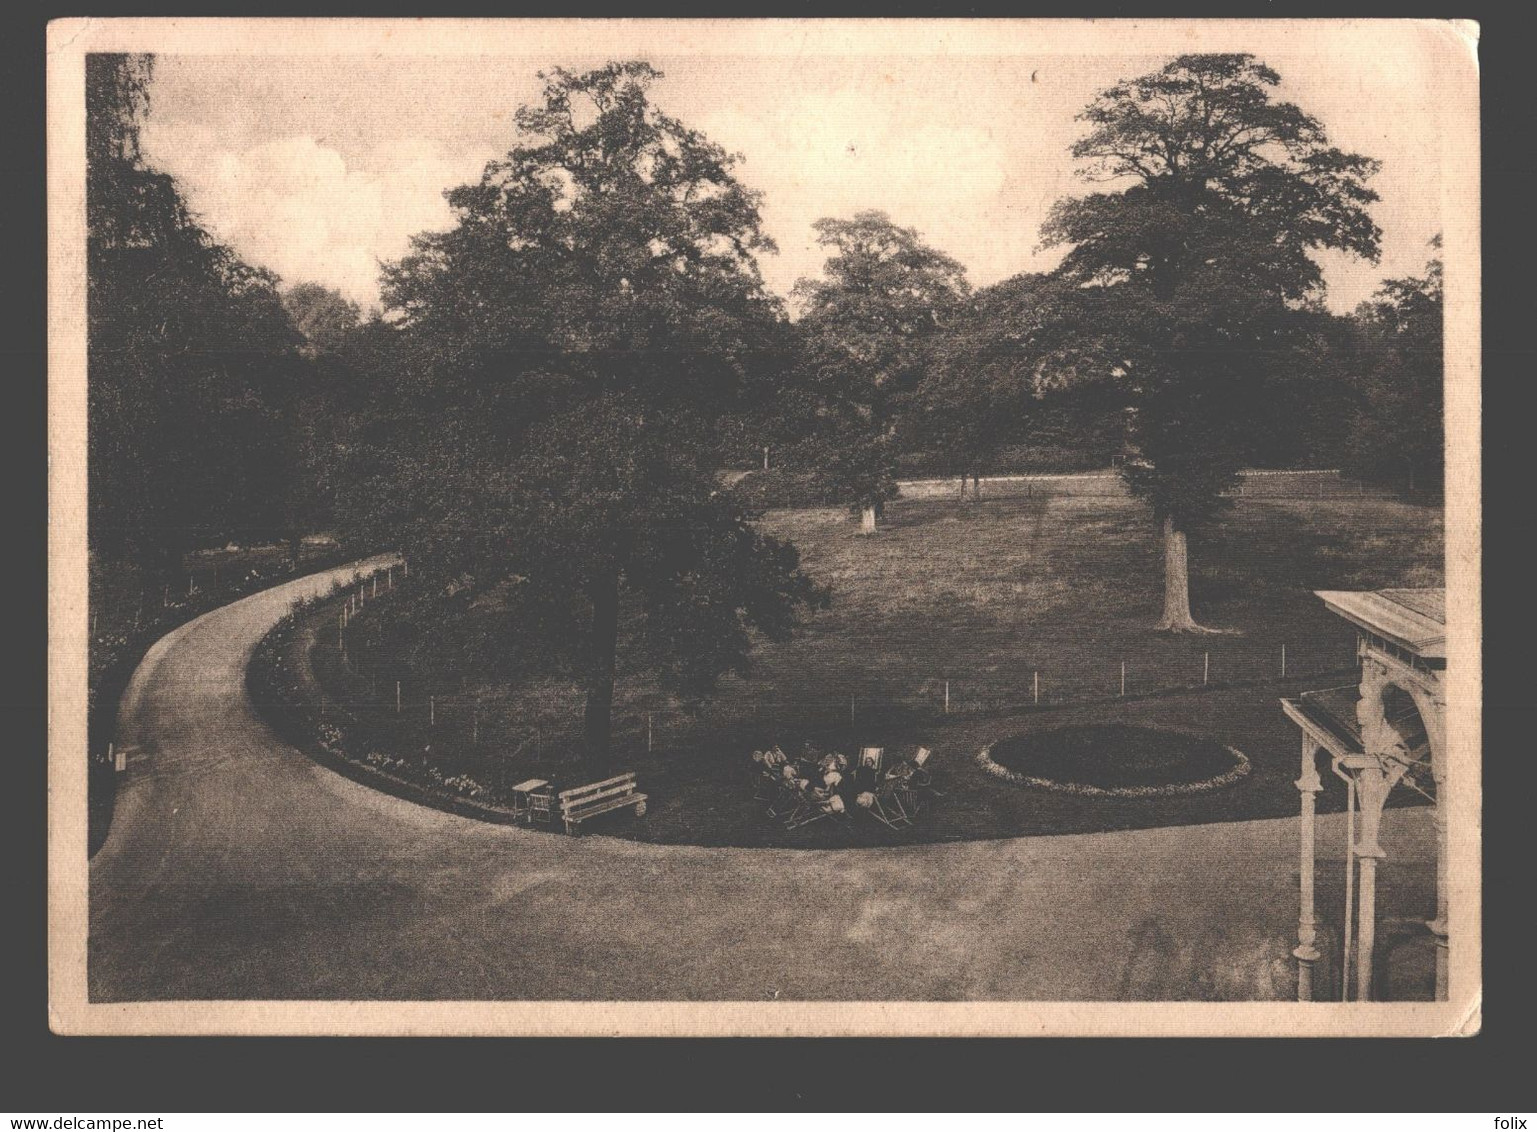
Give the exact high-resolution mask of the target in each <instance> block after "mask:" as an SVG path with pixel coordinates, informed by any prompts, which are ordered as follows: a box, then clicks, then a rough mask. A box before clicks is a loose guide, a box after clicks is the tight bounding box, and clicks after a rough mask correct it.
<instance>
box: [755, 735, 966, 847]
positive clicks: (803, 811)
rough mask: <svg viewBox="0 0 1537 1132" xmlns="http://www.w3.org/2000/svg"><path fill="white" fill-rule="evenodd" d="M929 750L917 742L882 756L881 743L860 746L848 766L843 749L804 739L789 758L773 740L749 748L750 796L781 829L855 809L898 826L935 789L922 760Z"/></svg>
mask: <svg viewBox="0 0 1537 1132" xmlns="http://www.w3.org/2000/svg"><path fill="white" fill-rule="evenodd" d="M930 754H931V752H930V751H929V749H928V748H927V747H919V748H918V750H917V753H915V754H914V755H913V756H912V757H911V758H903V759H895V760H890V761H888V760H887V759H886V758H885V751H884V749H883V748H881V747H863V748H861V749H860V752H859V758H858V761H857V762H855V763H854V764H853V765H852V766H851V765H850V763H849V759H848V756H847V755H844V754H841V753H840V752H838V751H828V752H826V753H825V754H824V753H823V752H821V751H819V750H818V749H817V748H816V746H815V745H814V744H812V743H809V742H808V743H806V744H805V746H804V747H803V748H802V750H801V753H800V754H799V755H798V756H796V757H794V758H792V757H791V756H789V755H787V754H785V752H784V751H782V750H781V749H780V748H779V747H778V746H774V747H770V748H769V749H768V750H766V751H754V752H753V753H752V760H753V764H754V767H753V787H754V789H753V798H754V800H755V801H759V802H763V803H766V804H767V807H768V813H769V816H770V817H772V818H777V819H779V820H780V821H782V822H783V823H784V825H785V828H786V829H796V828H799V827H800V826H803V825H809V824H810V823H811V822H814V821H821V820H822V819H823V818H827V819H829V820H832V821H835V822H836V821H848V820H849V819H850V817H851V815H852V813H853V812H854V811H856V810H857V811H863V812H864V813H867V814H869V815H870V816H871V817H872V818H874V819H875V820H876V821H878V822H880V823H881V824H882V825H885V826H887V827H889V828H891V829H903V828H906V827H907V826H910V825H912V824H913V817H914V815H916V814H917V813H918V811H919V809H920V808H921V806H922V805H923V801H924V795H926V794H938V793H939V791H937V790H935V789H934V778H933V775H932V774H931V773H930V771H929V770H928V768H927V765H926V764H927V763H928V761H929V757H930Z"/></svg>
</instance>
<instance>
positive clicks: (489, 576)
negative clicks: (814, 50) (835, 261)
mask: <svg viewBox="0 0 1537 1132" xmlns="http://www.w3.org/2000/svg"><path fill="white" fill-rule="evenodd" d="M660 77H661V76H660V73H659V72H658V71H656V70H655V69H653V68H652V67H651V66H650V65H648V64H646V63H644V62H625V63H611V64H609V65H607V66H605V67H602V68H599V69H597V70H593V71H589V72H586V73H584V74H573V73H570V72H567V71H564V70H558V69H557V70H555V71H553V72H551V73H550V74H549V75H547V76H544V78H545V87H544V92H543V97H542V98H541V100H540V101H539V102H538V103H536V104H535V105H532V106H528V107H525V108H523V109H521V110H519V111H518V114H517V125H518V128H519V131H520V137H519V139H518V144H517V145H516V147H515V148H514V149H513V150H512V151H511V152H510V153H509V154H508V155H507V156H506V157H505V158H503V159H501V160H497V161H493V162H491V163H490V164H489V165H487V167H486V169H485V172H484V174H483V175H482V177H481V179H480V181H479V182H478V183H475V184H471V185H466V186H463V187H460V188H457V189H454V190H453V191H451V192H450V193H449V194H448V200H449V203H450V205H451V206H452V208H453V210H454V213H455V215H456V218H457V222H456V223H455V225H454V226H453V227H452V228H451V229H449V230H448V231H446V232H441V233H428V234H425V235H422V236H419V237H417V238H416V239H415V240H414V242H413V248H412V251H411V254H409V255H408V256H407V257H406V258H405V259H403V260H401V261H400V262H399V263H396V264H393V265H390V266H389V267H387V269H386V271H385V276H384V299H385V304H386V306H387V308H388V309H389V310H390V311H391V312H393V314H394V316H395V317H396V318H397V319H398V325H399V329H398V330H397V331H396V332H395V333H397V334H399V335H400V337H401V339H402V344H403V346H404V349H403V350H402V352H401V357H402V359H406V360H407V361H406V362H405V364H406V365H407V368H408V369H409V371H410V376H408V378H407V379H406V380H405V381H403V382H402V383H400V385H399V386H398V387H397V388H396V389H395V390H394V391H393V392H391V394H390V397H391V398H392V399H393V400H394V402H395V405H396V417H395V423H396V425H397V426H398V427H396V428H395V429H394V430H393V431H389V430H385V431H384V432H382V433H380V434H379V435H378V437H377V438H376V443H375V444H374V445H373V446H372V447H371V455H370V456H369V457H368V459H370V460H372V461H373V466H372V472H373V475H374V488H375V490H369V491H367V492H361V493H359V495H360V497H361V498H363V499H365V500H372V501H376V503H377V506H378V510H377V512H376V516H377V517H378V518H379V519H380V520H381V521H382V524H383V527H384V528H385V530H386V532H387V533H388V534H389V536H390V537H391V538H393V539H394V540H395V541H396V542H397V543H398V544H399V545H400V546H401V547H402V549H404V550H405V551H406V552H407V553H408V554H410V555H412V561H413V570H412V572H413V577H415V576H417V574H418V571H421V573H422V574H423V576H424V577H427V578H429V579H430V580H431V583H432V587H433V589H432V591H431V592H432V597H431V599H430V600H431V602H432V603H433V609H432V613H431V617H430V620H431V622H432V624H433V627H434V631H441V630H445V629H447V628H451V627H452V626H453V625H455V624H460V625H462V626H466V627H467V628H466V629H465V631H466V633H467V634H469V635H470V636H475V637H476V639H478V640H480V641H482V642H483V643H489V644H490V648H488V649H487V650H485V651H487V652H501V653H519V654H521V655H522V656H524V657H526V658H530V661H531V662H532V663H534V664H536V665H537V666H538V667H539V668H541V669H542V670H543V671H545V672H555V673H563V674H566V675H569V676H570V677H571V678H572V679H574V680H575V681H577V682H578V683H579V684H580V686H581V687H582V688H583V689H584V690H585V693H586V710H585V721H584V734H585V748H586V754H587V756H588V758H589V759H590V760H591V761H592V762H593V763H596V764H602V763H603V762H605V761H606V760H607V758H608V755H609V745H610V730H611V713H612V703H613V690H614V673H615V662H616V653H617V650H618V648H619V647H620V644H621V638H622V637H625V635H626V633H628V639H629V642H630V644H631V645H633V647H634V649H635V650H636V652H637V654H638V655H642V656H644V658H645V659H646V660H647V661H648V662H649V663H651V664H652V665H654V666H655V667H656V668H657V669H659V670H660V672H661V674H662V678H663V682H664V685H665V686H667V687H669V688H671V689H673V690H675V691H676V692H678V693H679V694H681V695H684V696H694V695H700V694H703V693H705V692H707V691H708V690H709V688H710V687H711V686H712V685H713V684H714V682H715V681H716V680H717V679H718V678H719V677H720V676H721V675H723V674H724V673H726V672H730V671H743V670H744V669H745V668H746V666H747V661H748V653H749V649H750V645H751V642H752V638H753V634H754V633H761V634H764V635H766V636H768V637H771V638H779V637H782V636H784V635H785V634H787V633H789V632H790V630H791V627H792V624H793V621H794V615H795V611H796V608H797V607H798V606H800V605H803V604H806V603H814V602H816V601H819V600H820V598H821V592H820V591H819V590H818V589H817V588H816V587H815V586H814V585H813V584H812V582H811V581H810V579H809V578H808V577H806V576H805V575H804V574H803V573H802V572H801V570H800V568H799V566H798V561H797V556H796V553H795V551H794V548H793V547H790V546H789V545H787V544H784V543H781V542H778V541H776V540H774V539H772V538H770V537H768V536H766V535H764V534H762V533H761V532H759V531H758V530H756V529H755V528H754V526H753V525H752V523H751V522H750V520H751V519H752V517H753V516H751V515H750V514H748V513H746V512H744V511H743V510H742V509H741V507H740V505H739V503H738V501H737V500H736V498H735V497H734V496H732V495H731V494H730V493H726V492H721V491H720V490H719V484H718V482H717V480H716V478H715V474H714V469H715V467H716V459H717V451H718V448H719V431H720V428H719V426H720V425H721V422H722V421H723V420H726V419H729V418H731V417H733V416H734V415H735V414H737V413H739V412H740V411H742V410H743V408H744V406H749V405H754V404H757V403H758V402H759V401H761V394H762V390H763V388H764V387H765V386H766V385H767V384H768V383H769V382H770V381H771V379H772V376H773V374H772V370H773V368H774V367H775V366H776V365H778V364H781V363H782V357H781V351H782V343H783V332H784V330H783V313H782V310H781V307H780V305H779V304H778V303H777V302H776V301H775V300H774V299H773V298H772V297H771V296H770V295H769V294H768V293H767V292H766V290H765V289H764V287H763V284H762V280H761V277H760V275H759V272H758V268H757V263H756V259H755V256H756V254H757V253H759V252H761V251H766V250H771V249H772V246H773V245H772V243H771V242H770V240H769V239H768V237H767V236H765V235H764V234H763V232H762V229H761V226H760V221H759V215H758V201H757V198H756V196H755V195H754V194H753V193H752V192H750V191H749V190H748V189H747V188H746V187H745V186H743V185H742V183H741V182H740V181H739V180H738V179H737V178H736V176H735V174H734V172H733V165H734V164H735V161H736V159H735V158H734V157H733V156H732V155H729V154H727V153H726V152H725V151H724V150H722V149H721V148H720V147H719V146H717V145H715V144H714V143H712V142H710V141H709V140H708V139H706V138H705V137H703V136H702V135H701V134H699V133H698V132H697V131H695V130H692V129H690V128H688V127H687V126H686V125H684V124H683V123H682V122H680V121H678V120H677V119H675V118H672V117H670V116H669V115H667V114H665V113H663V112H662V111H660V110H659V109H658V108H657V107H656V106H655V105H654V103H653V102H652V101H651V99H650V97H649V89H650V87H651V85H652V84H653V83H654V82H655V81H656V80H657V79H658V78H660ZM487 618H490V619H491V620H492V621H494V622H495V623H496V624H499V625H500V626H501V627H502V629H503V632H502V634H501V635H500V637H499V639H498V640H496V641H494V642H486V641H485V634H484V632H483V631H482V630H480V629H476V628H473V626H475V625H480V626H484V625H485V624H486V623H487Z"/></svg>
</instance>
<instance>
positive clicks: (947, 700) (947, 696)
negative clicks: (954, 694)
mask: <svg viewBox="0 0 1537 1132" xmlns="http://www.w3.org/2000/svg"><path fill="white" fill-rule="evenodd" d="M945 714H946V715H949V714H950V681H948V680H946V681H945Z"/></svg>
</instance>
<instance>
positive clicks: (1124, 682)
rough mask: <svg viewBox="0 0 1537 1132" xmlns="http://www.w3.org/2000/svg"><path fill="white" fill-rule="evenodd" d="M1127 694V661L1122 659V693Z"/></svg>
mask: <svg viewBox="0 0 1537 1132" xmlns="http://www.w3.org/2000/svg"><path fill="white" fill-rule="evenodd" d="M1125 694H1126V662H1125V661H1124V660H1123V661H1121V695H1123V696H1124V695H1125Z"/></svg>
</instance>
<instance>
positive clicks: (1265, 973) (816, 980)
mask: <svg viewBox="0 0 1537 1132" xmlns="http://www.w3.org/2000/svg"><path fill="white" fill-rule="evenodd" d="M352 572H353V568H352V567H348V568H344V569H342V570H335V571H329V572H327V573H324V574H320V575H315V576H312V577H309V578H304V579H299V580H297V581H294V582H290V583H288V584H286V585H283V586H279V587H277V588H275V589H272V590H269V591H266V592H264V593H260V594H256V595H254V596H252V597H248V598H246V599H244V600H242V601H239V602H236V603H235V604H233V605H230V606H227V607H225V608H223V609H219V610H215V611H213V612H212V613H209V614H207V615H205V616H203V617H201V618H199V619H197V620H196V621H193V622H190V623H189V624H187V625H185V626H183V627H182V628H181V629H179V630H177V631H176V632H175V633H172V634H171V635H170V636H169V637H167V638H166V639H165V640H163V641H161V642H160V643H159V644H157V645H156V646H155V648H154V649H152V650H151V652H150V654H149V655H148V656H147V657H146V659H145V661H144V664H143V665H142V667H141V668H140V670H139V671H138V672H137V673H136V674H135V677H134V679H133V682H132V683H131V685H130V687H129V689H128V692H127V693H126V695H125V698H124V703H123V706H122V710H121V712H120V722H119V732H118V737H119V741H120V744H121V745H123V746H126V747H128V748H129V750H130V752H131V754H130V762H129V768H128V770H127V772H125V774H124V782H123V783H122V785H121V788H120V791H119V794H118V801H117V810H116V816H115V818H114V821H113V824H112V830H111V834H110V836H109V838H108V840H107V843H106V844H105V845H104V846H103V848H102V849H101V851H100V852H99V853H97V855H96V857H95V858H94V859H93V860H92V862H91V882H90V945H89V982H90V996H91V999H92V1001H95V1002H125V1001H150V1000H166V999H353V1000H365V999H461V1000H464V999H484V1000H517V999H543V1000H549V999H584V1000H601V999H624V1000H654V999H695V1000H752V999H775V998H777V999H781V1000H785V999H791V1000H795V999H806V1000H810V999H823V1000H828V999H833V1000H838V999H845V1000H846V999H866V1000H868V999H883V1000H892V999H897V1000H929V1001H934V1000H941V1001H942V1000H963V999H964V1000H1014V1001H1028V1000H1037V1001H1038V1000H1058V1001H1061V1000H1090V999H1115V998H1121V999H1182V998H1197V999H1244V998H1285V997H1289V996H1290V995H1291V994H1292V993H1293V989H1292V988H1293V985H1294V984H1293V982H1292V979H1293V975H1292V970H1291V962H1290V959H1289V954H1288V949H1289V947H1290V946H1291V945H1292V941H1293V938H1294V933H1295V930H1296V915H1297V911H1296V895H1295V894H1296V875H1297V861H1296V843H1297V841H1296V837H1297V827H1296V822H1295V820H1278V821H1255V822H1242V823H1231V824H1222V825H1207V826H1186V827H1174V828H1164V829H1150V830H1136V831H1130V832H1118V833H1109V834H1090V835H1074V836H1063V837H1036V838H1020V839H1015V840H1008V841H984V842H964V843H952V844H942V845H920V846H911V847H902V848H887V849H870V850H863V849H861V850H843V851H823V852H806V851H795V850H752V849H707V848H698V847H690V846H658V845H644V844H640V843H638V842H632V841H625V840H621V839H615V838H608V837H601V836H593V835H587V836H583V837H581V838H568V837H565V836H563V835H559V834H549V833H535V832H531V831H527V830H523V829H516V828H509V827H505V826H496V825H489V824H485V823H482V822H477V821H473V820H470V819H467V818H461V817H457V816H454V815H450V814H445V813H442V812H439V811H437V810H432V809H428V808H424V807H421V806H417V805H414V804H412V803H409V802H405V801H402V800H400V799H397V798H393V797H390V796H387V795H385V794H381V793H379V792H377V791H374V790H371V789H369V788H367V787H365V786H361V785H359V784H357V783H354V782H352V781H350V780H348V779H346V778H343V777H341V776H340V775H337V774H335V773H333V772H331V771H328V770H325V769H323V768H322V767H320V766H318V765H317V764H316V763H314V762H312V761H311V760H310V759H309V758H307V757H306V756H304V755H303V754H300V753H299V752H297V751H294V750H293V749H291V748H290V747H288V746H286V745H285V744H284V743H283V742H282V741H280V740H279V739H278V738H277V737H276V736H274V734H273V733H272V732H271V730H270V729H269V728H268V727H267V726H266V725H265V724H264V723H263V722H262V721H261V720H260V719H259V718H258V717H257V715H256V714H255V711H254V709H253V708H252V706H251V704H250V703H249V701H248V699H247V697H246V693H245V679H244V677H245V668H246V664H247V662H248V660H249V658H250V656H251V653H252V650H253V649H254V648H255V646H256V643H257V642H258V641H259V640H260V639H261V637H262V636H263V634H265V632H266V631H267V630H268V628H270V627H271V625H272V624H273V623H274V622H276V621H277V620H278V619H279V618H280V617H281V616H282V615H283V613H284V612H285V610H286V609H287V608H288V606H289V604H290V602H291V601H293V600H294V599H295V598H298V597H300V596H304V595H307V594H313V593H318V592H321V591H323V590H325V589H327V588H329V586H330V584H331V581H332V580H333V579H334V578H339V577H350V576H351V575H352ZM1277 715H1278V718H1277V726H1278V727H1280V726H1284V723H1283V722H1282V721H1281V720H1280V718H1279V712H1278V713H1277ZM1342 834H1343V818H1342V817H1341V816H1338V815H1335V816H1331V817H1328V818H1324V819H1321V820H1320V829H1319V847H1320V866H1321V869H1322V870H1323V874H1322V877H1321V881H1320V893H1319V900H1320V908H1321V910H1322V911H1324V912H1325V913H1326V914H1329V913H1330V911H1331V909H1333V910H1334V911H1333V914H1334V915H1336V916H1337V914H1338V913H1337V906H1338V904H1339V903H1340V901H1341V900H1342V899H1343V897H1342V895H1341V893H1340V889H1339V879H1340V877H1339V874H1340V872H1341V866H1340V850H1341V844H1342ZM1385 841H1386V844H1387V847H1388V849H1389V852H1390V855H1391V856H1390V860H1389V862H1388V864H1387V866H1386V868H1385V869H1384V876H1383V880H1382V885H1381V891H1380V896H1379V899H1380V902H1381V903H1380V905H1379V906H1380V908H1381V909H1382V912H1383V915H1384V916H1391V915H1396V914H1398V913H1400V912H1403V914H1405V915H1410V914H1418V913H1419V910H1420V909H1421V908H1423V909H1424V910H1425V911H1424V914H1425V915H1429V914H1430V913H1429V908H1430V907H1431V905H1432V904H1433V897H1432V895H1431V894H1432V892H1433V873H1432V868H1431V866H1430V862H1431V861H1432V860H1433V853H1432V833H1431V829H1430V814H1429V812H1428V810H1426V809H1424V808H1413V809H1398V810H1392V811H1390V812H1389V813H1388V815H1387V818H1386V831H1385Z"/></svg>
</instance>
